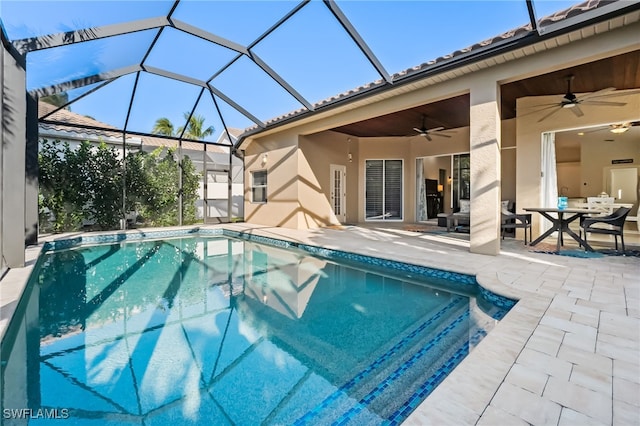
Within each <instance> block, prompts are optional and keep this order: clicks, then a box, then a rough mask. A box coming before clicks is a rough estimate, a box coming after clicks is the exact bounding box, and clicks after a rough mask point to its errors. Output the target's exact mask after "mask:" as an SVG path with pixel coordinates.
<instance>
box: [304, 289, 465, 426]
mask: <svg viewBox="0 0 640 426" xmlns="http://www.w3.org/2000/svg"><path fill="white" fill-rule="evenodd" d="M465 322H467V323H468V322H469V306H468V303H464V302H458V303H457V304H456V305H455V306H454V307H453V308H451V309H449V310H448V311H447V313H446V315H443V316H442V317H440V318H436V319H435V320H433V319H432V318H430V319H428V320H427V321H425V323H428V327H427V326H425V327H420V326H419V327H418V328H416V329H414V330H413V331H412V332H410V333H408V334H407V335H406V336H405V337H403V338H402V339H400V341H399V342H398V344H396V345H394V346H393V347H392V348H391V349H390V350H389V351H387V352H385V353H384V354H383V355H381V356H380V357H379V358H378V359H377V360H376V361H375V362H374V363H373V364H371V365H370V366H369V367H367V368H365V369H364V370H363V371H361V372H359V373H358V374H356V375H354V377H353V378H352V379H351V380H349V381H348V382H346V383H345V384H343V385H342V386H341V387H339V388H338V389H336V390H335V391H334V392H333V393H331V394H330V395H328V396H327V397H325V398H324V400H323V401H322V402H321V403H319V404H317V405H315V406H314V407H311V408H310V409H309V411H307V412H306V413H305V414H304V415H302V416H301V417H300V418H298V419H297V421H296V422H295V424H296V425H303V424H314V425H315V424H347V423H350V422H356V423H380V422H384V421H387V420H385V419H391V421H393V420H392V419H394V418H395V419H402V418H405V417H406V410H407V409H409V410H413V409H414V408H415V406H416V405H417V404H418V403H419V402H420V401H421V400H422V399H423V398H424V396H423V395H422V394H425V390H426V391H427V392H426V393H428V392H430V391H431V390H432V388H433V387H435V386H436V385H437V383H439V382H440V381H441V380H443V379H444V377H446V374H447V372H448V369H452V368H453V367H454V366H455V365H457V363H458V362H459V361H460V360H461V359H462V358H464V356H465V355H466V347H465V345H463V347H462V348H460V345H459V344H458V345H457V346H452V342H456V341H462V342H467V340H468V333H469V331H468V328H467V327H466V326H464V327H459V326H460V325H463V324H464V323H465ZM452 360H453V362H452ZM442 366H445V367H442Z"/></svg>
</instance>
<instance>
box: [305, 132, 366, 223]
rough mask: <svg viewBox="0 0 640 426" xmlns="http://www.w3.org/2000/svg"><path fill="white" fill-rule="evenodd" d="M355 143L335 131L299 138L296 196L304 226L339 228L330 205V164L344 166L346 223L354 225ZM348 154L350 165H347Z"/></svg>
mask: <svg viewBox="0 0 640 426" xmlns="http://www.w3.org/2000/svg"><path fill="white" fill-rule="evenodd" d="M357 147H358V141H357V138H355V137H350V136H347V135H345V134H342V133H337V132H322V133H319V134H315V135H311V136H301V137H300V141H299V149H300V151H299V163H298V176H299V179H300V180H299V188H298V190H299V192H298V193H299V196H300V204H301V217H300V219H301V221H302V225H303V227H307V228H317V227H321V226H328V225H339V224H340V221H339V220H338V219H337V218H336V216H335V214H334V212H333V207H332V206H331V201H330V200H331V198H330V196H331V195H330V194H331V188H330V182H331V175H330V166H331V165H332V164H335V165H340V166H345V167H346V170H347V175H346V185H347V186H346V193H347V196H346V203H347V205H346V209H347V222H349V221H352V222H355V220H356V217H357V197H356V194H357V189H356V188H357V179H356V177H357V164H358V155H357ZM349 152H351V162H349V156H348V155H349Z"/></svg>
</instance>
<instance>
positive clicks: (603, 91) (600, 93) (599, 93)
mask: <svg viewBox="0 0 640 426" xmlns="http://www.w3.org/2000/svg"><path fill="white" fill-rule="evenodd" d="M614 90H616V88H615V87H607V88H606V89H601V90H597V91H595V92H593V93H589V94H587V95H584V96H580V100H581V101H585V100H587V99H591V98H597V97H598V96H604V95H606V94H608V93H609V92H613V91H614Z"/></svg>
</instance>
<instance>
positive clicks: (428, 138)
mask: <svg viewBox="0 0 640 426" xmlns="http://www.w3.org/2000/svg"><path fill="white" fill-rule="evenodd" d="M424 137H425V138H427V140H428V141H429V142H431V141H432V140H433V139H431V136H429V134H428V133H425V134H424Z"/></svg>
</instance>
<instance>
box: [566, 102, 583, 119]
mask: <svg viewBox="0 0 640 426" xmlns="http://www.w3.org/2000/svg"><path fill="white" fill-rule="evenodd" d="M569 109H570V110H571V112H572V113H574V114H575V116H576V117H582V116H583V115H584V112H582V110H581V109H580V107H579V106H578V105H577V104H576V105H575V106H574V107H573V108H569Z"/></svg>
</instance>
